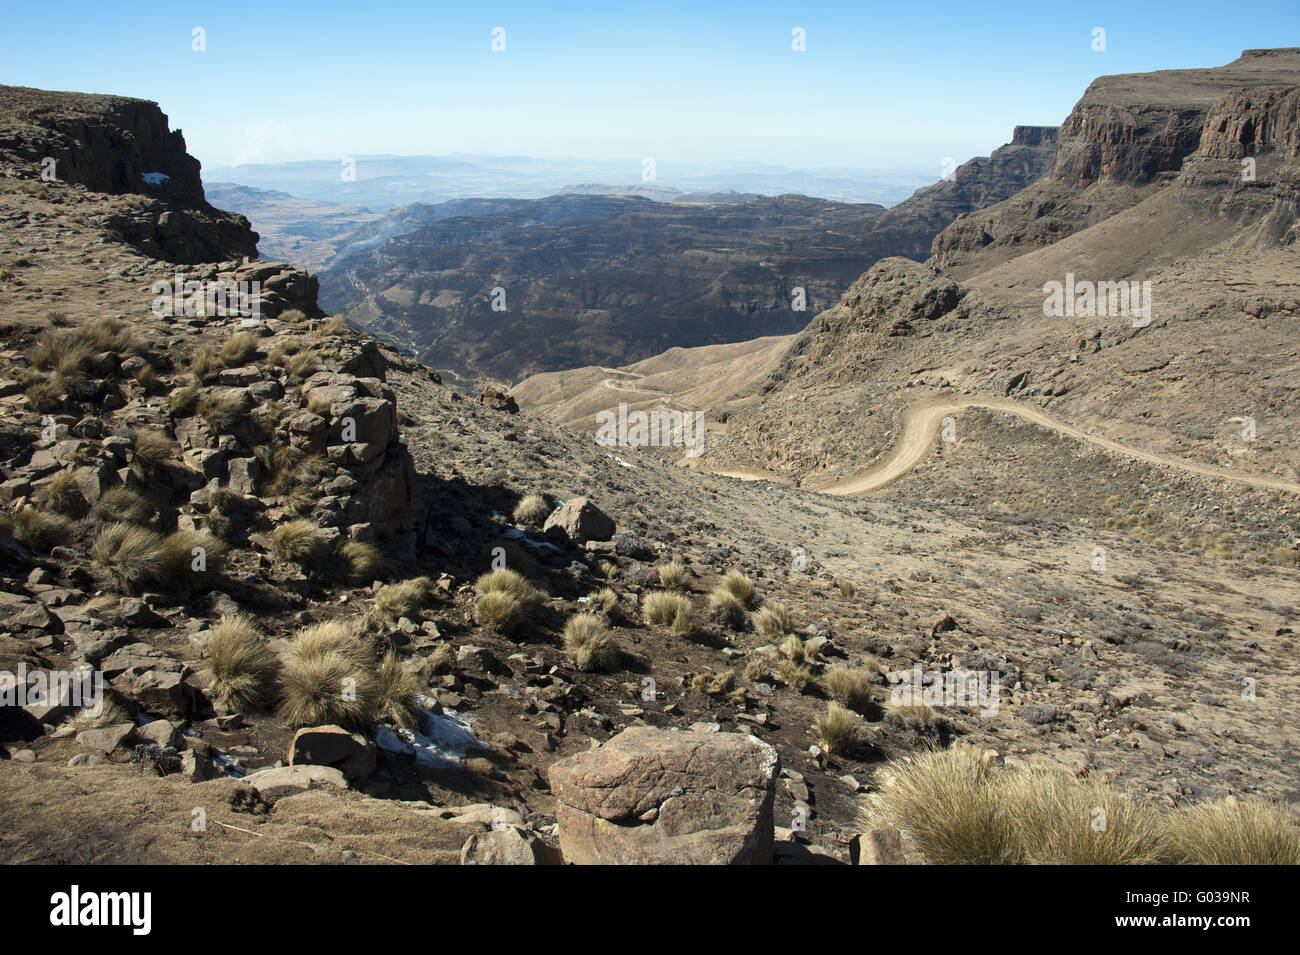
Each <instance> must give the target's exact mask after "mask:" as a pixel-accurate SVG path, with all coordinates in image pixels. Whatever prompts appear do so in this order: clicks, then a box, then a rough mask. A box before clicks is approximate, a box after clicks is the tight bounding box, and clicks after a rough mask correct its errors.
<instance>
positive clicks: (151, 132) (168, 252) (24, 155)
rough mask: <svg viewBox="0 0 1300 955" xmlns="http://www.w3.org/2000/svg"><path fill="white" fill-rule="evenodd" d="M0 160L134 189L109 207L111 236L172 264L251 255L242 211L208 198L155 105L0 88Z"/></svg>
mask: <svg viewBox="0 0 1300 955" xmlns="http://www.w3.org/2000/svg"><path fill="white" fill-rule="evenodd" d="M0 162H3V163H4V165H5V166H6V167H7V171H8V174H9V175H12V176H17V177H18V178H21V179H24V180H30V181H32V182H33V183H34V184H39V183H41V182H50V181H59V182H65V183H72V184H76V185H79V186H83V187H84V188H85V189H87V190H88V191H90V192H97V193H107V194H110V195H119V196H131V197H132V200H131V201H130V202H126V203H122V204H121V205H120V206H119V207H118V208H117V209H116V210H115V211H114V212H111V213H109V216H108V219H107V220H106V223H105V224H106V225H107V226H108V230H109V233H110V235H111V236H112V237H113V238H117V239H120V240H121V241H124V242H126V243H128V244H130V245H132V246H134V247H136V248H137V249H139V250H140V251H141V252H143V253H145V254H147V255H151V256H153V257H155V258H160V259H164V260H165V261H168V262H174V263H178V264H194V263H198V262H214V261H219V260H222V259H233V258H238V257H242V256H248V257H250V258H256V257H257V233H256V232H253V231H252V229H250V228H249V225H248V220H247V219H245V218H244V217H243V216H240V215H235V214H232V213H228V212H222V211H220V210H218V209H215V208H213V207H212V206H211V205H209V204H208V202H207V201H206V199H205V198H204V196H203V184H202V182H201V180H200V178H199V169H200V166H199V161H198V160H197V159H195V158H194V157H193V156H190V155H189V154H188V153H187V152H186V151H185V137H184V136H183V135H181V132H180V130H174V131H173V130H171V129H169V127H168V123H167V117H166V116H165V115H164V114H163V112H162V111H161V110H160V109H159V108H158V104H157V103H153V102H149V101H148V100H140V99H129V98H127V97H121V96H96V95H92V94H88V93H57V92H51V91H48V90H37V89H29V88H27V87H20V86H0Z"/></svg>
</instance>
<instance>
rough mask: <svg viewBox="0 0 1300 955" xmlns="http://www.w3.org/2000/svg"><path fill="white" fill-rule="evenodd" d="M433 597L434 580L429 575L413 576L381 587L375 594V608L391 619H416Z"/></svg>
mask: <svg viewBox="0 0 1300 955" xmlns="http://www.w3.org/2000/svg"><path fill="white" fill-rule="evenodd" d="M432 599H433V581H432V580H430V579H429V578H428V577H412V578H411V579H410V580H399V581H397V582H396V583H392V584H386V585H385V586H383V587H380V588H379V592H378V593H376V594H375V609H376V610H378V611H379V612H380V613H381V614H383V615H384V616H385V617H387V618H388V619H389V620H400V619H401V618H402V617H410V618H412V619H414V617H415V615H416V614H418V613H419V612H420V611H421V610H423V609H424V608H425V607H426V606H428V605H429V602H430V601H431V600H432Z"/></svg>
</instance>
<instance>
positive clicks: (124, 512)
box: [90, 484, 158, 524]
mask: <svg viewBox="0 0 1300 955" xmlns="http://www.w3.org/2000/svg"><path fill="white" fill-rule="evenodd" d="M157 513H158V509H157V508H156V507H155V506H154V504H153V502H152V501H150V500H149V499H148V498H147V497H145V496H144V495H143V494H141V493H140V492H138V491H134V490H132V489H131V488H129V487H125V486H123V485H120V484H119V485H117V486H115V487H110V488H109V489H108V490H107V491H105V492H104V493H103V494H101V495H100V496H99V500H98V501H96V502H95V506H94V507H92V508H91V509H90V516H91V517H93V518H94V519H95V520H97V521H99V522H101V523H104V524H111V523H115V522H117V521H127V522H129V523H132V524H147V523H149V522H150V521H152V520H153V518H154V516H155V515H156V514H157Z"/></svg>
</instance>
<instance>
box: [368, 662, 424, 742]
mask: <svg viewBox="0 0 1300 955" xmlns="http://www.w3.org/2000/svg"><path fill="white" fill-rule="evenodd" d="M376 676H377V680H378V684H379V686H378V708H379V713H380V715H381V716H386V717H388V718H389V719H391V720H392V721H393V723H394V724H396V725H397V726H400V727H402V728H403V729H408V730H418V729H421V728H422V727H423V722H424V713H423V710H422V709H421V707H420V683H419V681H418V680H417V679H416V677H415V674H414V673H412V672H411V669H410V668H409V667H408V666H406V664H404V663H403V662H402V661H401V660H399V659H398V658H397V654H396V653H394V652H393V651H392V650H389V651H388V652H387V653H385V654H384V658H383V659H382V660H380V661H379V669H378V671H376Z"/></svg>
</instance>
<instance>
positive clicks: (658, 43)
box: [0, 0, 1300, 181]
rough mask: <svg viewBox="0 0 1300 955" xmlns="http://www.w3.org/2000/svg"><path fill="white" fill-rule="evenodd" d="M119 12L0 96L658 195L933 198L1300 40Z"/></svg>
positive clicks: (1176, 21)
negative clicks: (1090, 93) (139, 108)
mask: <svg viewBox="0 0 1300 955" xmlns="http://www.w3.org/2000/svg"><path fill="white" fill-rule="evenodd" d="M115 9H116V10H117V12H118V14H119V15H118V16H116V17H115V18H114V19H113V20H112V22H109V23H105V22H103V18H102V17H99V16H96V15H95V14H96V13H97V11H98V6H97V5H91V4H89V3H87V2H85V0H74V2H72V3H71V4H70V5H68V6H65V7H64V8H61V10H60V17H61V22H60V23H59V25H58V29H57V30H55V29H51V23H50V20H49V16H48V14H47V12H46V11H45V10H43V9H41V8H39V7H17V8H15V9H13V10H12V11H10V12H9V13H8V14H7V16H6V31H5V34H4V36H3V37H0V62H2V63H3V64H4V66H3V72H2V74H0V79H2V80H3V82H5V83H10V84H14V85H21V86H34V87H40V88H45V89H57V90H75V91H80V92H95V93H112V94H118V95H125V96H136V97H142V98H145V99H151V100H155V101H157V102H158V103H159V104H160V105H161V107H162V109H163V111H164V112H165V113H167V114H168V117H169V119H170V121H171V123H172V125H173V127H176V128H180V129H182V130H183V131H184V133H185V136H186V142H187V143H188V145H189V149H190V151H191V152H192V153H193V154H194V155H195V156H196V157H198V158H199V160H200V161H201V162H202V163H203V164H204V166H207V167H226V166H231V165H233V164H235V163H245V164H247V163H282V162H291V161H302V160H312V159H321V158H324V157H344V156H357V155H377V154H389V155H400V156H422V155H431V156H446V155H450V154H457V153H466V154H476V155H484V156H495V157H509V156H521V155H523V156H530V157H536V158H538V159H543V160H560V159H567V158H572V157H583V158H590V159H593V160H598V161H613V160H618V159H623V160H625V161H626V162H627V163H628V164H629V166H630V167H631V168H633V169H634V170H636V169H638V168H639V164H640V163H641V161H642V159H643V158H644V157H653V158H654V159H655V160H656V162H657V163H658V165H659V171H660V176H659V179H660V181H663V180H664V175H663V173H664V170H665V169H666V168H668V167H671V166H672V165H673V164H679V165H699V164H703V163H717V162H737V163H742V164H775V165H783V166H790V167H794V168H798V169H813V168H835V167H849V168H852V169H855V170H866V171H872V172H875V171H886V170H904V171H909V172H914V173H917V174H921V173H924V174H926V175H927V176H933V178H935V179H937V178H938V174H939V170H940V169H941V167H942V166H943V163H944V160H945V159H946V158H949V157H951V158H952V159H955V160H956V161H957V162H962V161H964V160H965V159H967V158H970V157H972V156H982V155H988V153H989V152H991V151H992V150H993V149H995V148H996V147H997V146H999V145H1001V144H1003V143H1005V142H1006V141H1007V140H1008V139H1009V137H1010V135H1011V130H1012V128H1013V127H1014V126H1016V125H1048V126H1050V125H1057V124H1059V123H1060V122H1061V121H1062V120H1064V119H1065V117H1066V116H1067V115H1068V114H1069V111H1070V109H1071V108H1072V107H1073V105H1074V103H1075V101H1076V100H1077V99H1078V97H1079V94H1080V92H1081V90H1083V89H1084V88H1086V87H1087V85H1088V84H1089V83H1090V82H1091V81H1092V80H1093V79H1095V78H1096V77H1098V76H1101V75H1106V74H1114V73H1130V72H1146V71H1150V70H1158V69H1172V68H1189V67H1205V66H1214V65H1220V64H1223V63H1227V62H1230V61H1231V60H1233V59H1235V58H1236V57H1237V56H1239V55H1240V53H1241V51H1242V50H1243V49H1246V48H1253V47H1267V46H1285V45H1292V44H1294V43H1296V42H1300V41H1298V40H1297V31H1296V29H1295V28H1296V27H1297V26H1300V16H1298V15H1297V12H1296V10H1295V8H1294V5H1293V4H1288V3H1282V2H1275V0H1269V2H1261V3H1256V4H1253V5H1252V6H1251V7H1250V9H1249V16H1240V17H1227V18H1225V17H1223V16H1222V15H1221V13H1222V10H1221V7H1220V6H1219V5H1217V4H1210V3H1208V2H1194V3H1188V4H1183V5H1181V6H1180V8H1179V15H1178V16H1177V17H1170V16H1169V15H1167V13H1166V12H1164V11H1162V10H1161V9H1160V8H1149V9H1148V8H1144V9H1132V8H1131V7H1130V6H1128V5H1125V4H1121V3H1101V4H1095V5H1092V6H1090V7H1089V8H1088V10H1087V12H1084V13H1078V12H1073V11H1068V10H1061V9H1044V8H1042V7H1041V6H1037V5H1034V6H1032V9H1028V6H1027V5H1024V4H1008V5H1004V6H1003V7H1000V8H998V9H996V10H986V9H982V8H981V9H969V8H967V7H966V6H965V5H961V4H956V3H948V2H939V3H932V4H928V5H927V6H926V7H925V14H924V15H923V16H917V15H916V11H914V10H913V9H911V8H890V7H886V8H882V9H880V10H870V11H868V10H864V9H861V8H859V7H857V6H855V5H852V4H839V3H830V4H821V5H818V6H817V7H816V8H815V9H807V8H798V9H791V8H788V7H786V6H784V5H782V4H774V3H755V4H750V5H748V6H747V7H746V9H745V10H744V12H743V16H742V15H741V14H740V13H739V12H717V11H711V10H701V9H697V8H694V7H689V6H687V5H685V4H677V3H671V4H665V5H661V6H658V7H655V8H654V9H653V10H646V9H642V8H635V9H632V10H619V9H610V8H608V7H607V6H605V5H601V4H595V3H587V2H580V3H567V4H561V5H555V6H552V7H551V8H550V9H546V10H540V9H537V8H535V7H532V6H528V5H524V4H518V3H513V2H507V3H503V4H500V5H498V6H496V7H494V8H492V9H491V11H489V12H484V13H480V12H477V11H466V10H463V9H451V10H445V9H439V8H436V7H432V8H431V7H429V6H428V5H426V4H416V3H408V2H398V3H392V4H388V5H386V6H385V8H384V9H383V10H382V11H370V10H364V9H357V8H355V7H353V6H352V5H344V4H341V3H337V2H327V3H324V4H321V5H319V6H317V7H315V8H313V9H311V10H310V11H295V10H286V9H278V8H269V7H264V6H261V5H254V4H249V3H239V2H236V3H231V4H229V5H227V6H226V7H223V8H222V9H221V10H220V11H217V12H204V13H196V12H189V11H177V10H172V9H159V8H157V7H156V6H154V5H148V6H146V5H144V4H140V3H123V4H120V5H118V6H117V7H116V8H115ZM1030 14H1032V15H1030ZM249 22H255V23H257V25H258V28H257V29H256V30H255V31H251V30H249V29H248V27H247V24H248V23H249ZM1208 22H1213V23H1214V29H1213V30H1207V29H1205V24H1206V23H1208ZM395 24H396V25H395ZM940 27H941V29H940ZM1097 28H1101V29H1104V30H1105V31H1106V34H1105V39H1106V45H1105V49H1104V50H1094V49H1093V46H1094V40H1093V32H1094V30H1095V29H1097ZM196 31H198V32H196ZM1288 33H1290V35H1288ZM200 41H201V42H200ZM198 46H201V47H202V48H201V49H196V47H198ZM70 49H71V50H73V51H75V55H74V56H69V55H67V54H68V51H69V50H70ZM915 51H921V53H920V54H918V53H917V52H915ZM918 117H924V122H918ZM635 178H636V176H635V175H633V176H632V177H629V179H628V181H635Z"/></svg>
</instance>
